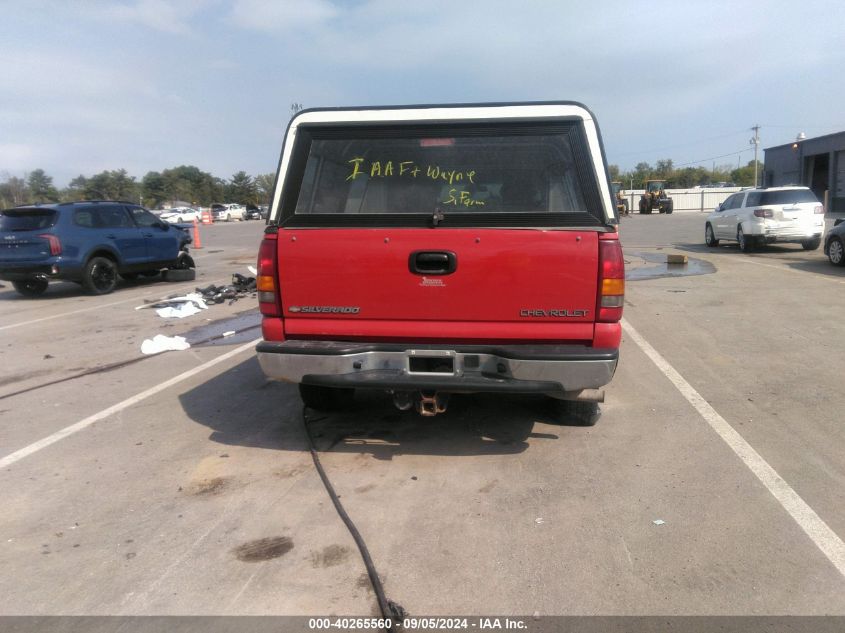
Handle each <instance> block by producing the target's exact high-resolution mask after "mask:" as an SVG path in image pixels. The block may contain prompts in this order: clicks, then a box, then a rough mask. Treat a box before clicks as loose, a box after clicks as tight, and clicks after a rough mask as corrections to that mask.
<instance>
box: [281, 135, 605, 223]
mask: <svg viewBox="0 0 845 633" xmlns="http://www.w3.org/2000/svg"><path fill="white" fill-rule="evenodd" d="M574 129H575V127H574V126H549V128H538V127H537V126H534V127H532V128H520V127H516V126H509V127H502V128H497V127H491V126H485V127H481V126H479V127H477V128H467V127H466V126H465V127H462V128H460V129H451V130H450V129H429V130H425V129H413V130H409V131H404V133H403V131H402V130H401V129H399V130H397V129H391V131H390V133H387V134H386V133H385V130H372V131H371V132H370V133H368V132H367V130H361V129H354V128H353V129H350V130H349V131H348V134H344V133H343V131H342V129H337V130H334V131H332V132H331V133H323V134H321V133H320V131H319V130H318V131H313V132H312V133H311V134H309V135H306V136H307V137H308V138H307V139H306V140H307V143H301V144H300V146H299V150H300V152H301V153H300V169H301V171H300V172H299V173H300V174H301V175H300V177H299V181H300V185H299V187H298V189H297V191H296V197H295V204H291V203H292V202H293V201H292V200H289V201H288V205H287V206H288V210H289V211H291V210H292V211H293V215H294V216H311V215H331V216H338V215H345V216H348V215H356V214H359V215H360V214H366V215H385V216H403V215H404V216H408V215H420V216H426V217H428V216H431V215H432V214H435V213H442V214H443V215H444V216H445V217H447V218H450V217H454V216H455V215H461V216H465V215H468V214H470V215H471V216H476V217H477V216H490V215H508V216H514V217H515V221H516V223H517V224H519V223H520V222H519V216H520V215H530V216H532V217H534V216H536V215H537V214H543V215H549V214H577V215H578V216H583V215H584V214H591V215H590V217H589V220H590V223H595V221H596V220H597V218H600V217H601V215H602V214H601V209H600V208H599V209H596V208H595V204H593V205H591V204H590V203H589V202H590V198H591V196H590V195H589V193H590V191H589V190H590V189H591V187H592V188H594V185H593V184H592V181H591V180H590V179H589V178H587V177H586V175H585V173H583V165H578V163H577V161H576V158H575V156H576V153H577V147H576V145H577V143H578V141H579V140H580V139H579V138H577V135H575V134H573V130H574ZM303 145H307V147H304V146H303ZM303 158H304V160H303ZM579 167H580V171H579ZM585 181H586V182H585ZM292 189H293V188H292ZM581 221H582V222H583V218H581Z"/></svg>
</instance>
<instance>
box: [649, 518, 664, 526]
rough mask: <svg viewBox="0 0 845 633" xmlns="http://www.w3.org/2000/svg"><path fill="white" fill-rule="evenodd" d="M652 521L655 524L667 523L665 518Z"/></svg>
mask: <svg viewBox="0 0 845 633" xmlns="http://www.w3.org/2000/svg"><path fill="white" fill-rule="evenodd" d="M652 523H654V524H655V525H663V524H664V523H666V521H664V520H663V519H655V520H654V521H652Z"/></svg>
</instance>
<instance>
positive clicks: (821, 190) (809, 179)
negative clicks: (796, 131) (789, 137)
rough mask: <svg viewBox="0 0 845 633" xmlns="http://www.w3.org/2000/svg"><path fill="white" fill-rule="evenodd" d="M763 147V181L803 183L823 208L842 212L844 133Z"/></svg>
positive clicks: (772, 184) (844, 203)
mask: <svg viewBox="0 0 845 633" xmlns="http://www.w3.org/2000/svg"><path fill="white" fill-rule="evenodd" d="M801 136H803V135H799V138H797V139H796V140H795V141H794V142H792V143H788V144H787V145H777V146H775V147H769V148H766V149H764V150H763V153H764V156H765V158H764V161H765V165H764V167H763V184H764V185H766V186H767V187H778V186H781V185H797V184H801V185H806V186H807V187H809V188H810V189H812V190H813V192H814V193H815V194H816V196H817V197H818V199H819V200H821V201H822V202H824V203H825V209H826V210H827V211H845V132H837V133H836V134H827V135H825V136H817V137H816V138H801Z"/></svg>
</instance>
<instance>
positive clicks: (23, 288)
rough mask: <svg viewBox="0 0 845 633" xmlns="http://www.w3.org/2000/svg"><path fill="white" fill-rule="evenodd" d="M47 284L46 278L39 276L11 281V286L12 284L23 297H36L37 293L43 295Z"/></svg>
mask: <svg viewBox="0 0 845 633" xmlns="http://www.w3.org/2000/svg"><path fill="white" fill-rule="evenodd" d="M47 284H48V282H47V280H46V279H41V278H40V277H34V278H32V279H24V280H22V281H13V282H12V286H14V288H15V290H17V291H18V293H19V294H22V295H23V296H24V297H37V296H39V295H43V294H44V291H45V290H47Z"/></svg>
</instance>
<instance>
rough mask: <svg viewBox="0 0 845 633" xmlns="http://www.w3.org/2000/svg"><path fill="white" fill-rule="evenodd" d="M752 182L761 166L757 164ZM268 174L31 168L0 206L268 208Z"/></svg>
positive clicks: (695, 180) (640, 175)
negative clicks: (62, 179) (123, 203)
mask: <svg viewBox="0 0 845 633" xmlns="http://www.w3.org/2000/svg"><path fill="white" fill-rule="evenodd" d="M757 169H758V172H757V173H758V178H759V177H761V175H762V173H763V165H762V163H760V162H759V161H758V163H757ZM608 170H609V172H610V179H611V180H618V181H620V182H621V183H622V186H623V187H624V188H631V183H632V182H633V188H634V189H643V188H644V187H645V181H646V180H650V179H661V180H666V181H667V185H666V186H667V188H675V189H684V188H689V187H694V186H696V185H699V186H702V185H709V184H713V183H721V182H725V183H731V184H733V185H736V186H737V187H751V186H753V185H754V161H749V162H748V164H747V165H745V166H744V167H739V168H737V169H731V165H721V166H717V167H715V168H713V169H707V168H705V167H684V168H683V169H676V168H675V167H674V165H673V163H672V160H671V159H666V160H658V161H657V164H656V165H654V166H652V165H650V164H649V163H646V162H641V163H638V164H637V165H636V167H634V169H632V170H627V171H624V172H623V171H621V170H620V169H619V167H618V166H617V165H610V166H609V167H608ZM274 178H275V175H274V174H259V175H257V176H250V175H249V174H247V173H246V172H245V171H239V172H237V173H236V174H234V175H233V176H232V177H231V179H229V180H224V179H222V178H218V177H216V176H213V175H212V174H210V173H208V172H205V171H202V170H201V169H199V168H198V167H194V166H193V165H180V166H178V167H172V168H171V169H165V170H164V171H160V172H159V171H150V172H147V174H146V175H145V176H144V177H143V178H141V180H140V181H138V180H136V179H135V177H134V176H130V175H129V174H128V173H127V172H126V170H125V169H116V170H106V171H103V172H101V173H99V174H95V175H94V176H90V177H86V176H82V175H80V176H77V177H76V178H74V179H73V180H71V181H70V183H69V184H68V186H67V187H65V188H64V189H57V188H56V187H55V186H54V185H53V178H52V177H51V176H49V175H48V174H47V173H46V172H45V171H44V170H43V169H36V170H33V171H32V172H30V173H29V174H27V175H26V176H25V177H23V178H19V177H17V176H12V175H9V174H3V175H2V176H0V208H7V207H14V206H18V205H21V204H37V203H46V202H74V201H77V200H127V201H131V202H139V203H140V204H143V205H144V206H146V207H149V208H151V209H155V208H159V207H161V206H168V205H172V204H174V203H176V202H187V203H188V204H191V205H195V206H202V207H207V206H209V205H210V204H211V203H213V202H237V203H240V204H258V205H261V204H269V202H270V196H271V195H272V192H273V181H274Z"/></svg>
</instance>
